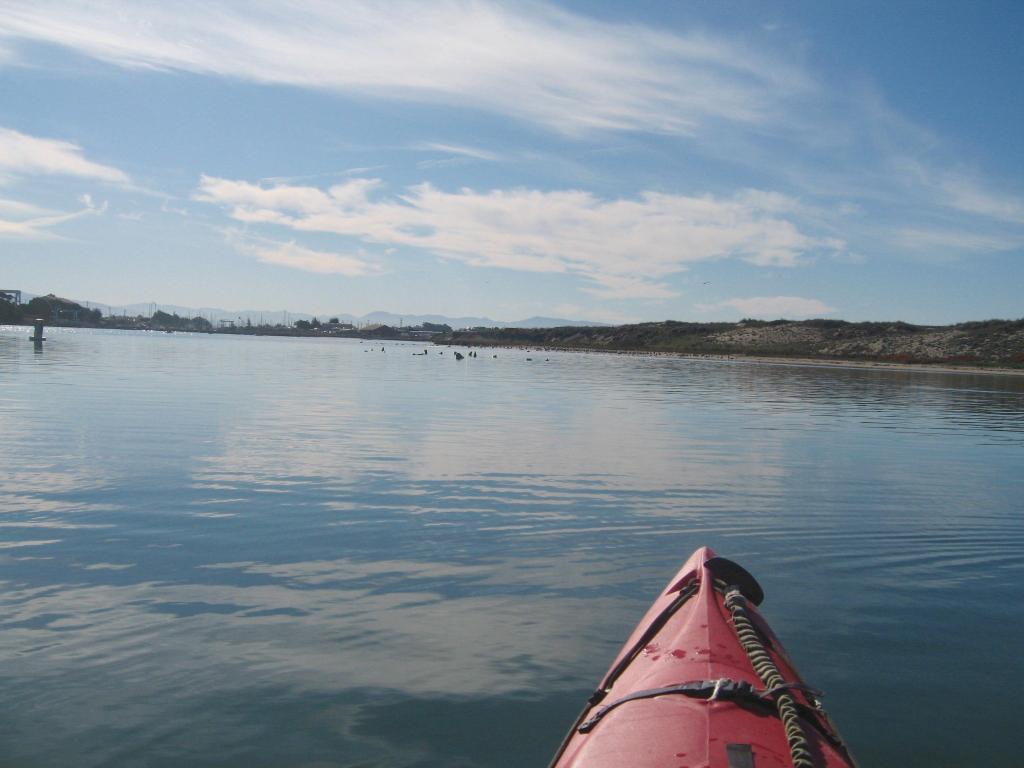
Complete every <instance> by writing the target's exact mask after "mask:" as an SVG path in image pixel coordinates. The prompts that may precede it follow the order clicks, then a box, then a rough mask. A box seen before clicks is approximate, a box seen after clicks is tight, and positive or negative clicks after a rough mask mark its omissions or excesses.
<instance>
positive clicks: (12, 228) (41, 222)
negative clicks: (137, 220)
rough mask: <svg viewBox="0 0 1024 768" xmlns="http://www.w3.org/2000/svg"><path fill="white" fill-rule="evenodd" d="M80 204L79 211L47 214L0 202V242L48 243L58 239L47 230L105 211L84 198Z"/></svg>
mask: <svg viewBox="0 0 1024 768" xmlns="http://www.w3.org/2000/svg"><path fill="white" fill-rule="evenodd" d="M80 202H81V203H82V205H83V206H84V207H83V208H82V209H81V210H78V211H70V212H66V213H65V212H59V211H48V210H46V209H43V208H38V207H36V206H33V205H28V204H27V203H19V202H17V201H14V200H0V238H13V239H20V240H52V239H55V238H58V235H56V234H54V233H53V232H50V231H49V230H50V229H51V228H53V227H56V226H58V225H60V224H64V223H66V222H69V221H74V220H75V219H80V218H82V217H83V216H94V215H99V214H102V213H104V212H105V211H106V210H107V204H106V203H103V204H102V205H100V206H96V205H95V204H94V203H93V202H92V198H90V197H89V196H88V195H83V196H82V197H81V198H80ZM8 216H12V217H13V218H7V217H8Z"/></svg>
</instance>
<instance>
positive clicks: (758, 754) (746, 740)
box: [551, 547, 854, 768]
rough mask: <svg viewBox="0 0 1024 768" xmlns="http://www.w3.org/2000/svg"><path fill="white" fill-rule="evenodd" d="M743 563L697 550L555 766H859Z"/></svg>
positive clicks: (642, 624)
mask: <svg viewBox="0 0 1024 768" xmlns="http://www.w3.org/2000/svg"><path fill="white" fill-rule="evenodd" d="M763 599H764V592H763V591H762V590H761V587H760V586H759V585H758V583H757V581H756V580H755V579H754V577H753V576H751V575H750V574H749V573H747V572H746V571H745V570H744V569H743V568H742V567H740V566H739V565H737V564H736V563H734V562H732V561H731V560H726V559H725V558H722V557H717V556H716V555H715V553H714V552H712V551H711V549H710V548H708V547H702V548H701V549H698V550H697V551H696V552H694V553H693V555H691V556H690V558H689V560H687V561H686V564H685V565H684V566H683V567H682V569H681V570H680V571H679V573H678V574H676V577H675V578H674V579H672V581H671V582H670V583H669V586H668V588H667V589H666V590H665V591H664V592H662V593H661V595H659V596H658V599H657V600H655V602H654V605H652V606H651V608H650V610H649V611H648V612H647V615H646V616H644V618H643V619H642V620H641V622H640V623H639V624H638V625H637V628H636V629H635V630H634V631H633V634H632V635H631V636H630V638H629V640H627V641H626V644H625V645H624V646H623V648H622V650H621V651H620V652H619V654H618V656H616V658H615V661H614V662H612V665H611V667H610V668H609V670H608V672H607V674H606V675H605V676H604V679H603V680H602V681H601V684H600V685H599V686H598V688H597V690H596V691H595V692H594V694H593V695H592V696H591V697H590V699H588V701H587V703H586V706H585V707H584V708H583V711H582V712H581V713H580V715H579V717H578V718H577V719H576V722H575V723H574V724H573V727H572V728H571V729H570V730H569V733H568V734H567V735H566V737H565V740H564V741H563V742H562V745H561V747H560V748H559V750H558V752H557V754H556V755H555V758H554V759H553V760H552V762H551V768H626V767H627V766H629V767H630V768H826V767H828V768H831V766H844V767H846V768H849V767H850V766H854V761H853V758H852V757H851V756H850V754H849V752H848V750H847V749H846V746H845V745H844V744H843V742H842V740H841V739H840V737H839V734H838V732H837V731H836V729H835V727H834V726H833V724H832V721H831V720H830V719H829V717H828V715H826V714H825V712H824V710H823V709H822V708H821V702H820V701H819V696H820V693H818V692H817V691H814V690H813V689H811V688H809V687H808V686H806V685H805V684H804V682H803V681H802V680H801V679H800V676H799V675H798V674H797V672H796V670H795V669H794V667H793V664H792V662H791V661H790V660H789V657H788V656H787V655H786V653H785V651H784V650H783V649H782V645H781V644H780V643H779V641H778V639H777V638H776V637H775V635H774V634H773V633H772V631H771V629H769V627H768V625H767V624H766V623H765V621H764V619H762V618H761V615H760V614H759V613H758V611H757V608H756V606H757V605H759V604H760V603H761V601H762V600H763Z"/></svg>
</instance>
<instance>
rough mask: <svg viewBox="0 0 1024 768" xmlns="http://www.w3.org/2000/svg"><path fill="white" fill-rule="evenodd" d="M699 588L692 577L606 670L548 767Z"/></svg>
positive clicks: (551, 765) (556, 761) (696, 581)
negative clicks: (619, 658) (615, 662)
mask: <svg viewBox="0 0 1024 768" xmlns="http://www.w3.org/2000/svg"><path fill="white" fill-rule="evenodd" d="M699 588H700V581H699V580H697V579H694V580H693V581H691V582H689V583H688V584H686V585H685V586H683V587H682V588H681V589H680V590H679V594H677V595H676V596H675V598H674V599H673V600H672V602H671V603H669V604H668V605H666V606H665V608H664V610H662V612H661V613H659V614H658V616H657V617H656V618H655V619H654V621H652V622H651V623H650V624H649V625H648V626H647V629H645V630H644V633H643V634H642V635H641V636H640V637H639V638H638V639H637V641H636V642H635V643H633V645H632V647H631V648H630V649H629V652H628V653H626V654H624V655H623V656H622V660H621V661H620V662H619V663H618V664H616V665H615V667H614V668H612V669H610V670H609V671H608V674H607V675H605V677H604V680H602V681H601V685H600V686H598V688H597V690H596V691H594V692H593V693H592V694H590V698H589V699H587V703H586V704H584V705H583V709H582V710H580V713H579V715H577V716H576V721H575V722H574V723H573V724H572V727H571V728H570V729H569V731H568V733H566V734H565V738H564V739H562V743H561V744H560V745H559V747H558V751H557V752H555V756H554V757H553V758H551V762H550V763H549V764H548V768H553V767H554V765H555V764H556V763H558V760H559V758H561V757H562V753H563V752H565V748H566V747H567V746H569V741H570V740H571V739H572V736H573V734H574V733H576V729H577V728H579V725H580V723H582V722H583V719H584V718H585V717H586V716H587V712H589V711H590V710H591V709H593V708H594V707H596V706H597V705H598V704H600V703H601V702H602V701H603V700H604V697H605V696H607V695H608V691H609V690H610V689H611V687H612V685H613V684H614V683H615V680H616V679H617V678H618V677H619V675H621V674H622V673H623V671H624V670H625V669H626V667H628V666H629V665H630V663H632V661H633V659H635V658H636V657H637V656H638V655H639V654H640V651H642V650H643V649H644V647H645V646H647V644H648V643H650V642H651V640H653V639H654V637H655V635H657V634H658V632H659V631H660V630H661V628H662V627H664V626H665V624H666V623H667V622H668V620H669V619H670V618H672V615H673V614H674V613H675V612H676V611H678V610H679V609H680V607H682V605H683V603H685V602H686V601H687V600H689V599H690V598H691V597H693V596H694V595H695V594H697V590H698V589H699Z"/></svg>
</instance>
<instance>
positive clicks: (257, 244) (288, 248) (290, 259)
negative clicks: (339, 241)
mask: <svg viewBox="0 0 1024 768" xmlns="http://www.w3.org/2000/svg"><path fill="white" fill-rule="evenodd" d="M225 237H226V239H227V241H228V242H229V243H230V244H231V245H232V247H234V248H235V250H237V251H238V252H239V253H244V254H246V255H248V256H252V257H254V258H255V259H256V260H257V261H262V262H263V263H264V264H276V265H278V266H282V267H290V268H292V269H300V270H302V271H304V272H315V273H318V274H322V275H345V276H347V277H362V276H364V275H373V274H379V273H380V272H381V271H382V270H381V268H380V267H379V266H378V265H376V264H374V263H372V262H370V261H367V260H366V259H365V258H363V257H362V256H361V255H360V256H352V255H348V254H339V253H330V252H327V251H316V250H313V249H312V248H305V247H303V246H301V245H298V244H297V243H295V242H286V243H281V242H277V241H275V240H268V239H266V238H262V237H254V236H252V235H248V234H245V233H243V232H239V231H237V230H228V231H227V232H226V233H225Z"/></svg>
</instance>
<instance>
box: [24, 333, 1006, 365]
mask: <svg viewBox="0 0 1024 768" xmlns="http://www.w3.org/2000/svg"><path fill="white" fill-rule="evenodd" d="M7 327H13V328H25V329H26V330H29V331H31V330H32V326H30V325H21V324H11V325H8V326H7ZM49 327H50V328H71V329H73V328H87V329H89V330H124V331H135V332H138V333H146V332H148V333H164V332H165V331H156V330H149V329H140V328H96V327H89V326H72V325H50V326H49ZM175 333H188V334H195V335H203V336H207V335H213V336H271V337H284V338H307V339H308V338H317V339H331V338H333V339H350V340H353V341H355V340H359V341H369V342H371V343H374V342H382V341H390V342H396V341H397V342H403V343H410V344H417V345H420V344H428V345H431V346H436V347H440V346H446V347H466V348H471V347H486V348H489V349H510V350H511V349H515V350H525V351H530V350H538V351H546V352H592V353H598V354H605V355H633V356H637V357H674V358H680V359H688V360H711V361H715V362H733V363H750V364H757V365H786V366H795V367H808V368H809V367H819V368H858V369H865V370H883V371H913V372H924V373H927V372H931V373H960V374H970V375H974V376H977V375H988V376H1024V368H1005V367H1002V366H998V365H992V366H982V365H952V364H950V363H942V362H936V363H905V362H895V361H890V360H853V359H846V358H835V357H829V358H817V357H788V356H783V355H779V356H772V355H751V354H724V353H693V352H672V351H666V350H657V349H609V348H606V347H560V346H547V345H526V344H481V343H475V344H465V343H463V344H453V343H451V342H450V341H432V340H428V339H423V340H418V339H403V338H393V337H391V338H389V337H386V336H384V337H376V338H374V337H361V336H356V335H353V336H349V335H341V334H337V335H335V334H331V335H328V334H311V333H302V332H299V333H245V332H241V333H239V332H230V331H228V332H224V331H213V332H212V333H211V332H207V331H186V330H181V331H175Z"/></svg>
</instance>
